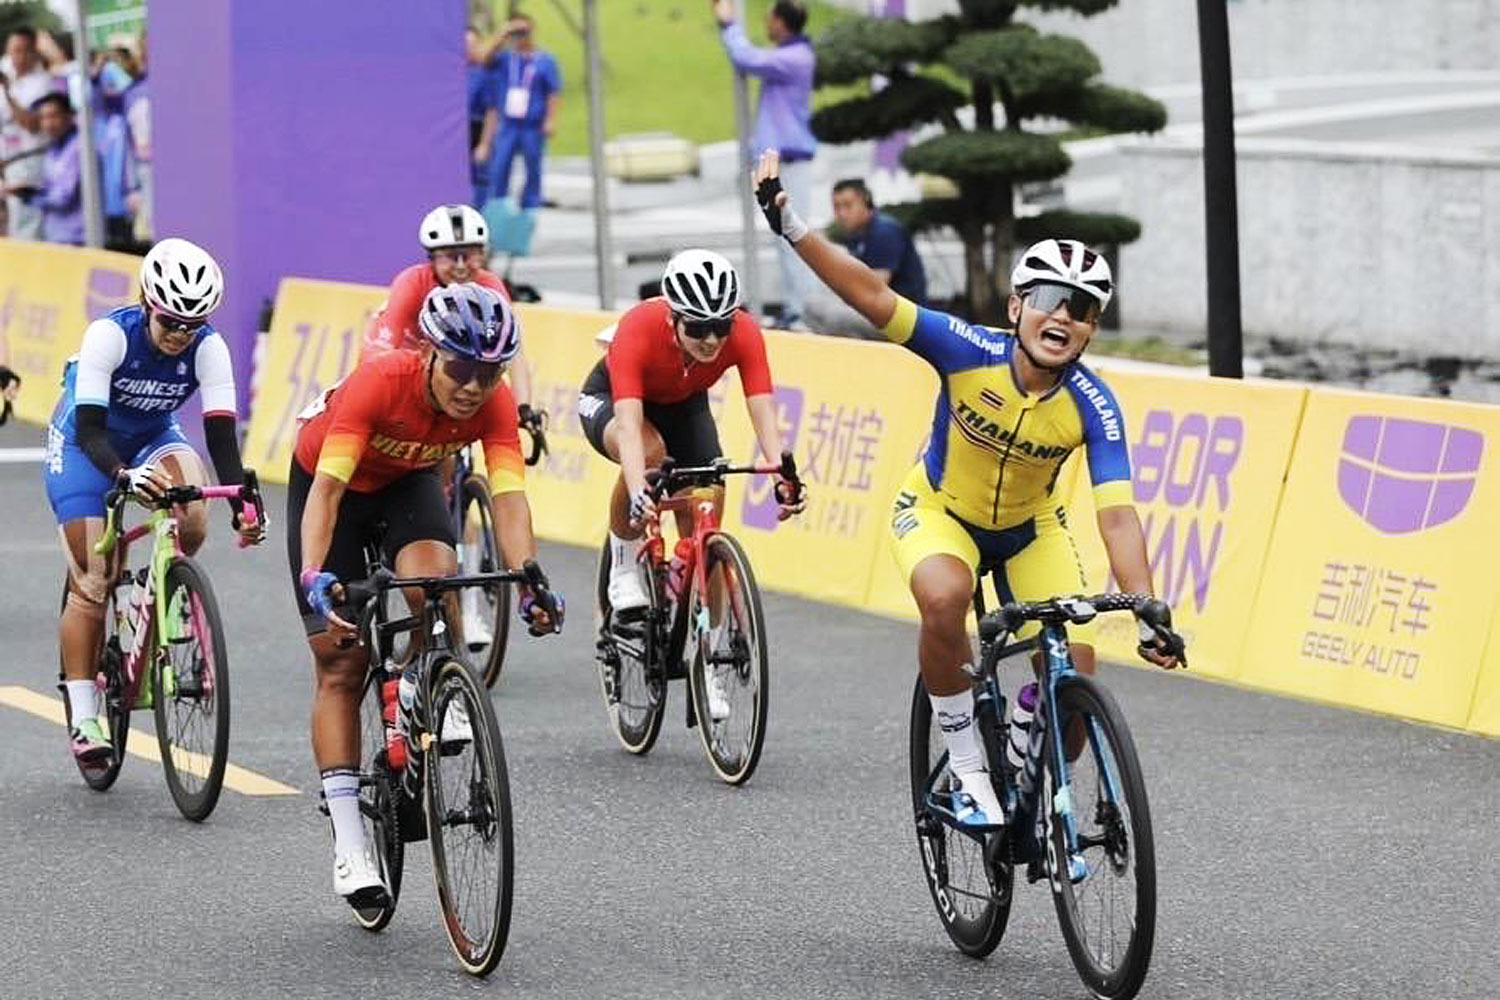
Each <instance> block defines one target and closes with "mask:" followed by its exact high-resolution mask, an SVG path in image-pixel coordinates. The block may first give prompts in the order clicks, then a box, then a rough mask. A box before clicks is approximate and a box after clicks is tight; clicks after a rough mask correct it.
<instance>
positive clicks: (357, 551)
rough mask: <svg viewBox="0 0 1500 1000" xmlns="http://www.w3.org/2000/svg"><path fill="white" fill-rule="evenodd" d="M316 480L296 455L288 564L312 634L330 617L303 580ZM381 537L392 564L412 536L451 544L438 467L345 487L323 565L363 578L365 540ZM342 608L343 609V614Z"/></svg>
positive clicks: (289, 494)
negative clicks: (371, 488) (363, 488)
mask: <svg viewBox="0 0 1500 1000" xmlns="http://www.w3.org/2000/svg"><path fill="white" fill-rule="evenodd" d="M312 484H313V477H312V474H311V473H309V472H307V471H306V470H305V469H303V468H302V466H301V465H300V464H298V462H297V459H296V458H295V457H294V458H293V459H292V469H291V474H290V476H289V477H288V479H287V491H286V522H285V524H286V556H287V564H288V565H289V566H290V567H291V571H292V589H293V590H295V591H296V592H297V610H298V611H299V612H301V614H302V624H303V625H304V626H306V628H307V634H308V635H317V634H318V633H319V632H322V631H323V630H324V629H326V628H327V627H328V623H327V622H325V621H324V620H323V616H322V615H320V614H318V613H317V612H316V611H314V610H313V609H312V608H311V607H310V606H309V605H308V603H307V595H306V594H304V593H303V592H302V580H301V576H302V511H303V510H304V509H305V508H306V507H307V494H308V492H309V491H310V490H311V489H312ZM377 537H378V538H380V539H381V554H382V556H383V557H384V558H385V561H386V565H388V566H394V565H395V562H396V553H398V552H400V551H401V550H402V549H403V548H405V547H406V546H407V545H410V544H411V543H412V542H423V541H433V542H442V543H443V544H444V545H448V546H450V547H451V546H452V545H453V542H454V538H453V523H452V522H451V521H450V520H449V519H448V504H447V502H446V501H445V500H444V499H443V484H442V481H441V480H440V479H439V478H438V474H437V469H419V470H418V471H416V472H412V473H408V474H407V475H405V476H402V477H401V478H400V479H397V480H396V481H395V482H393V483H390V484H389V485H387V486H384V487H382V488H381V489H378V490H376V491H375V492H374V493H356V492H355V491H354V490H345V491H344V496H343V499H341V500H340V501H339V513H338V518H337V520H335V521H334V524H333V539H332V541H331V543H330V544H329V546H328V555H327V556H326V557H324V559H323V570H324V571H325V572H328V573H332V574H333V575H334V576H336V577H338V578H339V580H340V581H343V582H348V581H350V580H362V579H364V577H365V575H366V572H367V569H368V567H367V566H366V565H365V544H366V543H367V542H369V541H372V540H374V539H375V538H377ZM344 610H346V609H342V608H341V609H339V612H340V614H341V615H342V614H343V612H344ZM345 617H346V619H347V616H345Z"/></svg>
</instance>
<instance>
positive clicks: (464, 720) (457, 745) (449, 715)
mask: <svg viewBox="0 0 1500 1000" xmlns="http://www.w3.org/2000/svg"><path fill="white" fill-rule="evenodd" d="M473 741H474V727H473V726H471V725H470V724H469V707H468V706H467V705H465V704H464V703H463V702H461V701H459V700H457V699H455V700H453V701H450V702H448V708H447V709H446V710H445V711H444V712H443V725H442V727H441V728H439V730H438V745H439V746H440V747H442V750H443V756H445V757H451V756H453V755H454V754H457V753H461V752H462V751H463V748H464V747H466V746H468V745H469V744H470V743H472V742H473Z"/></svg>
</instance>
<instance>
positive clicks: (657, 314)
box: [578, 250, 807, 612]
mask: <svg viewBox="0 0 1500 1000" xmlns="http://www.w3.org/2000/svg"><path fill="white" fill-rule="evenodd" d="M730 368H738V369H739V373H740V386H741V388H742V389H743V390H744V393H745V408H746V410H748V411H749V414H750V423H751V424H752V425H753V426H754V428H755V438H756V440H757V441H758V442H759V443H760V450H761V453H762V454H763V455H765V456H766V458H767V459H768V460H770V461H772V462H778V461H780V459H781V450H782V440H781V430H780V428H779V427H778V426H777V422H776V406H775V403H774V402H773V401H772V398H771V388H772V386H771V369H770V366H769V365H768V364H767V363H766V342H765V338H764V337H763V336H762V335H761V331H760V326H759V325H758V324H757V323H756V322H755V320H754V319H752V318H751V316H750V314H749V313H747V312H745V311H744V310H742V309H740V279H739V275H737V274H736V273H735V271H734V267H733V266H732V265H731V264H730V263H729V261H727V260H725V259H724V258H723V257H722V256H720V255H719V254H716V253H713V252H712V251H709V250H684V251H682V252H681V253H679V254H677V255H676V256H674V257H673V258H672V259H671V260H669V261H668V262H667V268H666V271H665V273H664V274H663V275H662V295H661V296H660V297H658V298H654V299H647V300H646V301H645V302H642V303H640V304H638V305H636V306H633V307H632V308H631V309H630V310H629V311H628V312H627V313H625V315H624V316H622V317H621V318H620V322H619V324H618V325H617V327H616V329H615V333H614V338H613V340H612V341H611V342H610V346H609V353H608V354H606V355H605V356H604V357H603V358H602V359H601V360H600V361H599V363H598V364H596V365H595V366H594V369H593V371H591V372H590V373H589V375H588V378H587V379H585V380H584V383H583V389H582V390H581V394H580V396H579V399H578V416H579V420H580V422H581V423H582V424H583V430H584V434H585V436H586V437H587V438H588V439H589V443H590V444H591V445H593V446H594V450H595V451H597V452H599V454H601V455H603V456H604V457H605V458H608V459H609V460H610V461H612V462H617V463H619V465H620V478H619V480H618V481H617V482H616V483H615V489H614V494H613V496H612V497H611V498H610V511H609V534H610V578H609V603H610V607H612V608H613V609H614V610H615V611H617V612H619V611H630V610H634V609H639V608H643V607H645V606H646V593H645V590H644V589H643V588H642V584H641V579H640V575H639V573H638V572H637V563H636V558H637V556H638V554H639V551H640V546H641V523H642V521H643V519H644V518H645V516H646V515H647V514H648V513H649V512H650V511H651V509H652V504H651V499H650V497H649V495H648V494H647V492H646V469H647V468H648V467H655V466H657V465H660V464H661V460H662V459H663V458H665V457H666V456H668V455H670V456H672V458H673V459H675V460H676V461H677V462H678V464H680V465H707V464H708V463H709V462H711V461H713V460H714V459H716V458H718V457H720V455H721V454H722V451H721V449H720V447H719V433H718V428H717V427H715V426H714V419H713V415H712V414H711V413H710V412H709V409H708V389H709V387H710V386H712V385H713V384H714V383H715V382H717V381H718V380H719V377H720V376H721V375H723V374H724V373H725V372H726V371H728V370H729V369H730ZM776 498H777V501H778V503H779V504H780V506H781V512H780V516H781V518H782V519H783V520H784V519H786V518H787V517H790V516H791V515H792V514H795V513H799V512H800V511H801V510H802V509H803V508H804V507H805V506H806V503H807V501H806V496H805V493H804V491H803V490H801V489H799V488H798V487H796V486H794V485H793V484H791V483H787V482H778V483H777V484H776ZM723 503H724V497H723V494H722V492H721V493H720V495H719V497H718V505H719V507H720V508H722V507H723ZM678 526H679V528H681V529H682V531H683V533H684V534H686V533H687V532H688V531H690V530H691V522H690V519H688V523H683V522H679V525H678Z"/></svg>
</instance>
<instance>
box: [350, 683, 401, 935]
mask: <svg viewBox="0 0 1500 1000" xmlns="http://www.w3.org/2000/svg"><path fill="white" fill-rule="evenodd" d="M383 674H384V671H383V670H380V669H378V668H372V669H371V670H370V672H369V674H368V675H367V676H366V678H365V690H364V694H363V695H362V696H361V697H360V699H359V734H360V765H359V812H360V816H361V817H362V818H363V821H364V825H365V836H366V837H367V838H369V842H370V843H372V844H374V845H375V853H376V856H377V857H379V858H380V865H381V874H382V875H384V876H385V884H386V887H387V888H388V889H390V896H389V901H388V902H387V903H386V905H384V906H372V907H368V908H365V909H355V910H354V919H355V920H356V921H357V922H358V923H359V925H360V926H361V927H363V928H364V929H365V930H367V931H378V930H383V929H384V928H385V925H386V924H388V923H390V922H391V918H392V917H394V916H395V915H396V902H397V901H398V900H399V899H400V897H401V871H402V867H403V865H404V863H405V859H406V844H405V842H404V841H403V840H402V839H401V825H400V821H399V820H398V819H397V816H396V796H397V795H399V794H400V792H399V791H398V789H397V782H398V781H399V780H400V778H399V776H398V775H396V774H394V773H392V771H391V769H390V766H389V765H388V764H387V762H386V749H385V718H384V716H383V715H382V714H381V710H382V708H383V703H382V701H381V698H380V683H381V678H382V676H383Z"/></svg>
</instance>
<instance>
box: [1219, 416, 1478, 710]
mask: <svg viewBox="0 0 1500 1000" xmlns="http://www.w3.org/2000/svg"><path fill="white" fill-rule="evenodd" d="M1496 447H1500V410H1496V409H1495V408H1493V407H1481V406H1472V405H1464V404H1459V403H1446V402H1441V401H1434V400H1423V399H1405V398H1397V397H1391V396H1377V395H1371V394H1364V393H1353V392H1339V391H1334V390H1322V389H1318V390H1313V391H1312V392H1311V393H1310V394H1309V398H1308V403H1307V409H1306V411H1305V413H1304V416H1303V418H1302V428H1301V431H1300V433H1299V435H1298V438H1297V447H1296V451H1295V453H1294V454H1293V456H1292V465H1291V471H1290V474H1289V475H1288V478H1287V484H1286V492H1285V495H1284V497H1283V500H1282V505H1281V512H1280V514H1279V516H1278V518H1277V522H1276V533H1275V537H1274V539H1273V540H1272V543H1271V549H1270V553H1269V556H1268V559H1267V562H1266V565H1265V571H1264V575H1263V583H1262V586H1261V588H1260V593H1259V597H1258V599H1257V600H1256V603H1255V614H1254V621H1255V622H1256V625H1255V627H1254V628H1253V629H1252V630H1251V632H1250V635H1249V637H1248V641H1247V645H1246V649H1245V665H1244V670H1243V673H1242V676H1243V679H1244V680H1246V681H1248V682H1250V683H1252V684H1255V685H1257V686H1260V687H1267V688H1271V689H1273V690H1278V691H1286V692H1290V693H1293V694H1298V695H1304V696H1307V697H1312V698H1316V699H1321V700H1325V701H1332V702H1337V703H1339V704H1343V705H1352V706H1356V707H1360V708H1366V709H1373V710H1375V711H1380V712H1388V713H1391V714H1394V715H1402V716H1407V717H1409V718H1415V719H1422V720H1426V721H1430V722H1438V723H1442V724H1445V725H1450V726H1463V725H1464V724H1465V723H1466V722H1467V721H1468V719H1469V716H1470V709H1471V706H1472V703H1473V696H1474V691H1475V681H1476V678H1477V675H1478V671H1479V665H1480V662H1481V659H1482V657H1483V654H1484V646H1485V640H1486V637H1487V633H1488V632H1489V628H1488V623H1489V622H1490V620H1491V617H1492V615H1493V613H1494V611H1495V608H1496V601H1497V597H1500V578H1497V577H1496V575H1495V574H1494V573H1493V572H1492V571H1491V564H1492V563H1493V559H1492V556H1493V553H1494V551H1495V544H1496V543H1495V539H1496V530H1497V528H1500V463H1496V462H1495V461H1494V460H1493V458H1492V457H1491V456H1489V455H1488V454H1487V452H1489V451H1491V450H1492V449H1494V448H1496ZM1486 458H1489V459H1490V460H1489V461H1485V459H1486ZM1487 690H1488V691H1490V692H1492V691H1493V684H1492V685H1491V687H1490V688H1489V689H1487Z"/></svg>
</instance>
